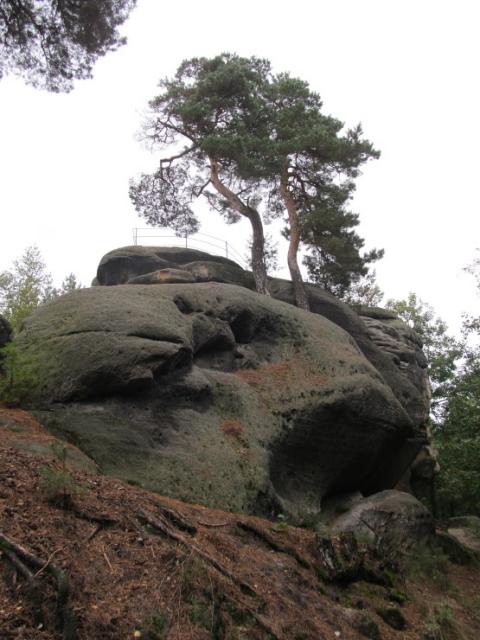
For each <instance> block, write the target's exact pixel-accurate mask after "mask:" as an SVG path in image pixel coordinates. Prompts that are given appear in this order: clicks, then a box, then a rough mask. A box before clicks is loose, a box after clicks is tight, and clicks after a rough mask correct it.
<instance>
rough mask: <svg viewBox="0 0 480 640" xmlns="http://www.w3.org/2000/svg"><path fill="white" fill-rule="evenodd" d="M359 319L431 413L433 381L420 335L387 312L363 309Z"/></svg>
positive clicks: (376, 309)
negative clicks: (431, 381)
mask: <svg viewBox="0 0 480 640" xmlns="http://www.w3.org/2000/svg"><path fill="white" fill-rule="evenodd" d="M380 312H383V313H380ZM360 317H361V319H362V320H363V322H364V323H365V325H366V326H367V330H368V335H369V337H370V338H371V340H372V341H373V342H374V343H375V344H376V345H377V346H378V347H379V348H380V349H381V350H382V351H383V352H385V353H387V354H390V355H391V357H392V360H393V362H394V363H395V364H396V365H397V367H398V370H399V372H400V374H401V375H403V376H404V377H405V378H406V379H407V380H409V382H411V384H412V385H413V387H414V388H415V389H416V390H417V394H418V396H419V401H420V403H421V405H423V407H424V408H425V410H428V408H429V407H430V400H431V388H430V381H429V378H428V375H427V373H426V369H427V366H428V363H427V359H426V357H425V354H424V353H423V351H422V346H423V345H422V341H421V340H420V338H419V337H418V335H417V334H416V333H415V331H413V329H411V328H410V327H409V326H407V325H406V324H405V323H404V322H402V320H400V319H399V318H398V317H397V316H396V315H395V314H393V313H392V312H390V311H388V310H385V309H378V308H375V307H374V308H371V309H370V308H368V307H363V308H362V309H361V310H360Z"/></svg>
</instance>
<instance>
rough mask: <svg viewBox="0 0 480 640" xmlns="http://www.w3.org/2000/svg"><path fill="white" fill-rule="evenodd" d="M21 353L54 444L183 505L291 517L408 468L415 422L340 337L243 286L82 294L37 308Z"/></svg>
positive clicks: (389, 483)
mask: <svg viewBox="0 0 480 640" xmlns="http://www.w3.org/2000/svg"><path fill="white" fill-rule="evenodd" d="M159 259H160V258H159ZM168 268H170V267H168ZM130 276H131V277H133V273H130ZM18 345H19V349H20V350H21V351H23V352H24V353H27V354H28V356H29V360H30V361H31V362H32V368H33V369H36V371H37V375H36V376H35V377H36V378H37V380H38V384H37V386H36V387H32V389H31V402H32V404H33V405H35V407H36V408H37V415H38V416H40V418H41V420H42V422H43V423H44V424H45V425H46V426H47V427H48V428H49V429H50V431H51V432H52V433H54V435H58V436H61V437H63V438H66V439H67V440H69V441H70V442H72V443H73V444H75V445H76V446H78V447H79V448H80V449H81V450H82V451H84V452H85V453H86V454H87V455H88V456H89V457H91V458H92V459H93V460H94V461H95V462H96V463H97V464H98V465H99V467H100V468H101V470H102V471H104V472H106V473H109V474H112V475H115V476H118V477H121V478H124V479H126V480H129V481H131V482H136V483H139V484H141V485H143V486H145V487H147V488H149V489H153V490H155V491H158V492H161V493H164V494H167V495H172V496H175V497H178V498H180V499H183V500H187V501H196V502H202V503H204V504H207V505H210V506H215V507H222V508H224V509H229V510H233V511H249V512H253V513H258V514H265V515H272V514H274V513H278V512H283V513H286V514H289V515H291V516H292V518H294V519H297V520H302V518H305V517H307V516H310V515H311V514H317V513H318V512H319V511H320V509H321V503H322V499H323V498H324V496H325V495H331V494H338V493H343V492H347V491H356V490H358V491H362V492H364V493H369V492H372V491H379V490H380V489H384V488H385V487H393V486H394V484H395V482H397V481H398V478H399V477H400V475H401V474H403V473H404V471H405V465H407V466H408V464H409V463H410V460H408V459H406V458H405V459H404V460H403V462H402V463H401V464H399V463H398V460H397V458H398V451H399V450H401V449H402V447H403V446H404V444H405V443H406V442H407V441H408V440H409V439H410V438H412V436H413V435H414V425H413V423H412V420H411V418H410V417H409V415H408V413H407V412H406V410H405V408H404V407H403V406H402V404H401V403H400V402H399V401H398V399H397V398H396V397H395V395H394V393H393V392H392V389H391V388H390V386H389V384H387V383H386V382H385V379H384V378H383V377H382V375H380V373H379V372H378V371H377V370H376V369H375V368H374V367H373V366H372V364H371V363H370V362H369V361H368V359H367V358H365V356H364V355H363V354H362V352H361V350H360V349H359V347H358V344H357V342H356V341H355V340H354V339H353V338H352V337H351V335H349V334H348V333H347V332H346V331H344V330H343V329H342V328H341V327H339V326H338V325H337V324H335V323H333V322H331V321H329V320H328V319H327V318H325V317H323V316H321V315H319V314H315V313H307V312H304V311H301V310H299V309H297V308H295V307H293V306H291V305H289V304H285V303H283V302H281V301H279V300H274V299H272V298H268V297H265V296H259V295H258V294H256V293H254V292H252V291H249V290H248V289H245V288H242V287H238V286H233V285H228V284H216V283H211V282H209V283H204V284H202V283H195V284H164V285H161V286H152V285H140V284H136V285H120V286H110V287H102V286H100V287H94V288H91V289H82V290H79V291H75V292H73V293H71V294H69V295H67V296H63V297H61V298H59V299H57V300H54V301H53V302H51V303H49V304H46V305H44V306H42V307H41V308H39V309H38V310H37V311H35V313H34V314H33V315H32V316H30V318H28V319H27V321H26V322H25V326H24V329H23V330H22V332H21V334H20V336H19V339H18ZM392 468H395V469H396V472H395V473H392Z"/></svg>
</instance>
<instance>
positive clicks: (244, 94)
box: [130, 53, 381, 308]
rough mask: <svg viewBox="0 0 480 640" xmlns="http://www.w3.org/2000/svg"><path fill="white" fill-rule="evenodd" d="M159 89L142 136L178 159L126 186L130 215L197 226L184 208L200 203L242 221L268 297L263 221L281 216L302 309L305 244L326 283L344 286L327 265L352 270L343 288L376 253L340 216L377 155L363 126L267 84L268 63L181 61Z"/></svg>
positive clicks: (226, 58)
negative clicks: (364, 250)
mask: <svg viewBox="0 0 480 640" xmlns="http://www.w3.org/2000/svg"><path fill="white" fill-rule="evenodd" d="M160 87H161V89H162V93H160V94H159V95H158V96H157V97H156V98H154V99H153V100H152V101H151V102H150V113H149V115H148V117H147V119H146V123H145V127H144V137H145V140H146V141H148V142H149V143H150V144H151V145H152V146H153V147H154V148H159V149H161V150H164V151H165V150H166V149H167V148H171V149H174V151H172V152H170V153H168V154H166V155H165V157H163V158H162V159H161V160H160V163H159V168H158V170H157V171H156V172H154V173H153V174H143V175H142V176H141V177H140V178H139V179H138V180H136V181H133V182H132V183H131V188H130V196H131V198H132V201H133V203H134V205H135V208H136V210H137V212H138V213H139V214H140V215H142V216H143V217H144V218H145V219H146V220H147V221H148V222H149V223H154V224H160V225H162V226H170V227H173V228H175V229H176V230H177V231H181V230H183V229H185V228H186V229H188V230H192V229H193V230H194V229H196V228H197V226H198V220H197V219H196V217H195V214H194V211H193V209H192V207H191V205H192V201H193V200H194V198H196V197H198V196H200V195H203V196H204V197H206V198H207V199H208V201H209V203H210V205H211V206H212V208H214V209H215V210H217V211H218V212H220V213H222V214H223V215H224V216H225V217H226V219H227V221H229V222H235V221H237V220H238V219H239V216H244V217H246V218H248V219H249V220H250V223H251V225H252V232H253V242H252V268H253V272H254V276H255V281H256V285H257V290H258V291H260V292H262V293H267V292H268V282H267V278H266V268H265V241H264V233H263V224H262V214H263V216H264V217H265V218H266V219H267V221H268V220H269V219H271V218H275V217H282V218H283V219H284V220H285V223H286V227H285V235H286V236H287V237H288V238H289V240H290V248H289V255H288V265H289V268H290V272H291V275H292V280H293V282H294V288H295V295H296V300H297V304H298V305H299V306H301V307H303V308H308V301H307V297H306V293H305V289H304V286H303V280H302V275H301V272H300V269H299V266H298V262H297V254H298V250H299V247H300V244H301V243H303V244H305V245H306V246H312V247H315V248H316V250H317V253H320V254H321V256H322V260H323V264H324V265H325V269H326V270H327V269H328V268H330V271H331V275H330V280H332V279H334V278H337V281H338V280H342V277H341V276H339V275H338V273H337V272H335V273H334V274H333V272H334V270H333V268H331V267H329V265H327V256H328V259H329V260H332V261H334V260H337V263H338V264H340V263H339V259H342V260H343V263H342V266H340V267H339V269H338V271H342V270H343V271H344V272H346V273H347V275H346V276H344V277H343V280H344V281H345V282H342V283H341V285H340V286H344V287H345V286H347V284H348V283H349V282H350V280H351V279H352V277H353V274H359V275H364V273H365V272H366V270H367V269H366V267H365V265H366V263H368V262H371V261H372V260H375V259H377V258H378V257H380V256H381V252H378V251H377V252H375V251H373V252H370V253H369V254H367V255H365V256H361V255H360V249H361V247H362V246H363V241H362V240H361V239H360V238H359V236H357V235H356V234H355V233H354V232H352V231H351V228H352V227H354V226H355V225H356V224H358V220H357V218H358V217H357V216H355V214H352V213H349V212H348V211H347V203H348V201H349V200H350V198H351V195H352V193H353V190H354V180H355V178H356V177H357V176H358V175H359V167H360V166H361V165H362V164H363V163H365V162H366V161H367V160H368V159H370V158H375V157H378V152H377V151H375V150H374V149H373V146H372V145H371V143H370V142H368V141H367V140H364V139H363V137H362V130H361V128H360V126H357V127H355V128H354V129H352V130H349V131H347V132H345V133H343V123H341V122H340V121H338V120H336V119H335V118H332V117H330V116H326V115H324V114H323V113H322V112H321V108H322V102H321V100H320V97H319V96H318V94H316V93H314V92H312V91H311V89H310V88H309V86H308V84H307V83H306V82H304V81H302V80H299V79H296V78H291V77H290V76H289V75H288V74H279V75H274V74H273V73H272V70H271V67H270V63H269V62H268V61H267V60H261V59H258V58H255V57H252V58H241V57H239V56H236V55H232V54H227V53H225V54H222V55H219V56H216V57H215V58H212V59H207V58H194V59H192V60H187V61H185V62H183V63H182V65H180V67H179V69H178V71H177V73H176V75H175V76H174V78H172V79H166V80H163V81H162V82H161V83H160ZM333 236H335V237H336V238H337V240H336V241H332V237H333ZM315 255H316V254H315ZM315 255H314V257H312V258H311V263H313V262H314V258H315ZM319 263H320V261H319V260H318V257H317V262H316V265H317V266H318V264H319ZM332 274H333V275H332Z"/></svg>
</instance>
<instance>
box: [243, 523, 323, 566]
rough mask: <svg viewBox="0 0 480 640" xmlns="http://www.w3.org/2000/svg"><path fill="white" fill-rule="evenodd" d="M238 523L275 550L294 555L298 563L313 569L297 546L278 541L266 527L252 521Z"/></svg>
mask: <svg viewBox="0 0 480 640" xmlns="http://www.w3.org/2000/svg"><path fill="white" fill-rule="evenodd" d="M237 525H238V526H239V527H240V529H243V530H244V531H248V532H249V533H253V534H254V535H255V536H257V538H260V540H263V541H264V542H265V543H266V544H267V545H268V546H269V547H270V548H271V549H273V550H274V551H277V552H278V553H285V554H287V555H289V556H292V558H295V560H296V561H297V562H298V564H299V565H301V566H302V567H304V568H305V569H312V564H311V563H310V562H309V561H308V560H307V559H306V558H304V557H303V556H302V555H301V554H300V553H299V552H298V551H297V549H295V547H293V546H291V545H287V544H283V543H281V542H278V541H277V540H275V538H274V537H273V536H272V535H271V534H270V533H269V532H268V531H267V530H266V529H263V528H261V527H258V526H257V525H256V524H253V523H252V522H243V521H242V520H239V521H238V522H237Z"/></svg>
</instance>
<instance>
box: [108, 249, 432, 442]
mask: <svg viewBox="0 0 480 640" xmlns="http://www.w3.org/2000/svg"><path fill="white" fill-rule="evenodd" d="M165 269H180V270H182V271H183V272H189V273H190V274H191V276H192V278H193V279H194V280H195V282H220V283H226V284H237V285H240V286H242V287H245V288H248V289H251V290H254V288H255V283H254V280H253V276H252V274H251V273H250V272H248V271H245V270H244V269H242V268H241V267H240V266H239V265H238V264H236V263H235V262H233V261H232V260H229V259H228V258H224V257H222V256H212V255H210V254H208V253H205V252H203V251H198V250H196V249H187V248H176V247H140V246H130V247H123V248H121V249H115V250H114V251H111V252H109V253H107V254H106V255H105V256H104V257H103V258H102V260H101V261H100V264H99V267H98V271H97V277H96V283H97V284H99V285H116V284H126V283H128V284H158V283H159V279H158V278H159V276H158V272H159V270H165ZM139 276H141V279H140V278H139ZM269 285H270V291H271V294H272V297H274V298H276V299H279V300H282V301H284V302H288V303H289V304H295V296H294V292H293V286H292V283H291V282H290V281H289V280H281V279H278V278H270V280H269ZM307 291H308V297H309V302H310V308H311V311H312V312H313V313H316V314H319V315H322V316H324V317H325V318H328V319H329V320H331V321H332V322H333V323H335V324H337V325H338V326H340V327H342V329H344V330H345V331H347V332H348V333H349V334H350V335H351V336H352V337H353V338H354V340H355V342H356V343H357V345H358V347H359V348H360V350H361V351H362V353H363V354H364V355H365V357H366V358H367V359H368V360H369V361H370V362H371V363H372V364H373V366H374V367H375V368H376V369H377V370H378V371H379V373H380V374H381V375H382V377H383V378H384V380H385V382H386V383H387V384H388V385H389V386H390V388H391V389H392V391H393V392H394V393H395V395H396V397H397V399H398V400H399V402H400V403H401V404H402V406H403V407H404V408H405V410H406V411H407V413H408V414H409V415H410V417H411V419H412V421H413V423H414V424H415V425H417V426H418V427H419V429H420V426H421V430H420V431H419V438H420V439H421V440H425V433H424V432H423V430H422V429H423V425H424V424H425V423H426V421H427V419H428V412H429V407H430V393H429V383H428V376H427V373H426V368H425V367H426V361H425V357H424V355H423V352H422V351H421V344H420V343H419V340H418V337H417V336H416V335H415V333H414V332H413V331H412V330H411V329H409V328H408V327H406V326H405V325H403V323H402V322H401V321H400V320H398V319H397V318H396V316H395V317H394V316H393V315H392V314H391V313H390V312H386V311H384V310H376V311H377V317H376V319H375V318H374V316H373V315H372V312H373V311H375V310H371V309H370V310H367V309H364V310H362V312H361V315H360V316H359V315H358V314H357V313H356V312H355V311H354V310H353V309H351V308H350V307H349V306H348V305H346V304H344V303H343V302H341V301H340V300H338V299H337V298H335V297H334V296H333V295H331V294H329V293H328V292H326V291H324V290H323V289H321V288H320V287H318V286H315V285H307ZM381 313H383V316H379V315H378V314H381ZM369 314H370V315H372V317H370V316H369ZM370 320H372V321H373V322H375V320H379V325H378V328H377V330H376V331H374V330H373V328H372V327H373V325H372V324H371V323H370ZM366 322H368V324H367V323H366ZM382 323H383V324H382ZM386 323H389V326H388V327H387V326H386ZM384 325H385V326H384ZM388 332H390V334H392V335H391V338H390V343H388V344H387V342H388V340H387V339H386V335H387V334H388ZM402 332H403V333H402ZM393 334H395V336H396V337H395V338H394V337H393ZM381 336H383V337H381ZM414 447H417V448H418V443H415V445H413V446H412V448H414ZM408 455H410V454H408Z"/></svg>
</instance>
